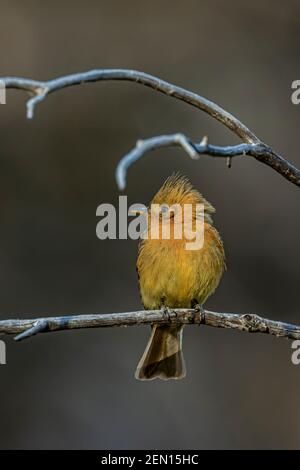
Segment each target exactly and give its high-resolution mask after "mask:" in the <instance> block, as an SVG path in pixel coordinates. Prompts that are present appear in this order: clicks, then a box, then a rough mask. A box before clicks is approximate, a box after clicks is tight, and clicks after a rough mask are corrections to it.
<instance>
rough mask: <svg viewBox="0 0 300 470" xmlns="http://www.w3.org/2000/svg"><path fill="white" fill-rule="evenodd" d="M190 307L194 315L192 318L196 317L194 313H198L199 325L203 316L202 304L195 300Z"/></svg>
mask: <svg viewBox="0 0 300 470" xmlns="http://www.w3.org/2000/svg"><path fill="white" fill-rule="evenodd" d="M192 308H193V309H194V310H195V316H194V318H196V315H197V314H198V315H199V317H200V321H199V322H197V323H198V325H200V324H201V323H202V318H204V315H205V310H204V308H203V305H200V304H198V303H197V302H196V303H193V304H192Z"/></svg>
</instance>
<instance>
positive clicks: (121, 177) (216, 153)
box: [116, 133, 300, 190]
mask: <svg viewBox="0 0 300 470" xmlns="http://www.w3.org/2000/svg"><path fill="white" fill-rule="evenodd" d="M172 146H181V147H182V148H183V149H184V150H185V151H186V153H187V154H188V155H189V156H190V157H191V158H193V159H194V160H196V159H198V158H199V157H200V155H209V156H211V157H225V158H229V159H231V158H232V157H236V156H240V155H249V156H251V157H254V158H256V160H258V161H260V162H262V163H265V164H266V165H268V166H270V167H271V168H273V169H274V170H275V171H277V172H278V173H280V174H281V175H283V176H285V177H286V178H287V179H288V180H289V181H291V182H292V183H294V184H296V185H298V186H299V185H300V171H299V170H298V169H297V168H296V167H294V166H293V165H292V164H291V163H289V162H288V161H286V160H285V159H284V158H282V157H281V156H280V155H278V154H276V153H275V152H274V151H273V150H272V149H271V148H270V147H268V146H267V145H265V144H264V143H262V142H259V143H253V144H239V145H232V146H226V147H222V146H219V145H211V144H209V143H208V138H207V137H204V138H203V139H202V141H201V142H200V143H195V142H192V141H191V140H190V139H189V138H188V137H186V136H185V135H183V134H179V133H177V134H171V135H160V136H156V137H151V138H150V139H145V140H138V141H137V143H136V146H135V147H134V148H133V149H132V150H131V151H130V152H129V153H127V154H126V155H125V156H124V157H123V158H122V159H121V160H120V162H119V163H118V166H117V169H116V180H117V184H118V187H119V189H120V190H123V189H125V187H126V176H127V170H128V168H129V167H130V166H131V165H132V164H133V163H135V162H136V161H137V160H139V159H140V158H141V157H143V156H144V155H145V154H146V153H147V152H149V151H151V150H157V149H159V148H161V147H172Z"/></svg>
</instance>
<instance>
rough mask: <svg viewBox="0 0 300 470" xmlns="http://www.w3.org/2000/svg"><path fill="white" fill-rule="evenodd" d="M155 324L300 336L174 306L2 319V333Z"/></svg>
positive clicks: (289, 329)
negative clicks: (167, 309)
mask: <svg viewBox="0 0 300 470" xmlns="http://www.w3.org/2000/svg"><path fill="white" fill-rule="evenodd" d="M152 323H159V324H168V323H177V324H182V325H190V324H193V325H194V324H196V325H207V326H212V327H216V328H231V329H236V330H239V331H246V332H248V333H267V334H270V335H274V336H277V337H282V338H289V339H300V326H297V325H293V324H289V323H282V322H279V321H274V320H268V319H266V318H262V317H260V316H258V315H255V314H245V315H238V314H234V313H217V312H211V311H209V310H203V309H202V310H196V309H195V310H194V309H174V310H169V311H168V312H167V313H166V312H165V311H164V310H141V311H137V312H126V313H106V314H95V315H70V316H62V317H46V318H37V319H30V320H1V321H0V334H1V333H2V334H16V333H21V334H18V336H16V338H15V339H16V340H17V341H20V340H22V339H25V338H29V337H31V336H33V335H35V334H37V333H40V332H53V331H59V330H72V329H78V328H99V327H113V326H135V325H150V324H152Z"/></svg>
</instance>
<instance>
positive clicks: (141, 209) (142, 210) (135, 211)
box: [128, 204, 148, 215]
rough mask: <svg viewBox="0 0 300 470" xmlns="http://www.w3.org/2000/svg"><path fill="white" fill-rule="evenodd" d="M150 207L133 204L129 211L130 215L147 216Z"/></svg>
mask: <svg viewBox="0 0 300 470" xmlns="http://www.w3.org/2000/svg"><path fill="white" fill-rule="evenodd" d="M147 213H148V207H146V206H144V204H133V205H132V206H131V208H130V209H129V211H128V214H129V215H147Z"/></svg>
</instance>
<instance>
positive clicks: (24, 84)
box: [1, 69, 300, 189]
mask: <svg viewBox="0 0 300 470" xmlns="http://www.w3.org/2000/svg"><path fill="white" fill-rule="evenodd" d="M102 80H127V81H132V82H135V83H139V84H141V85H144V86H147V87H150V88H152V89H154V90H155V91H159V92H161V93H164V94H166V95H168V96H171V97H173V98H176V99H178V100H181V101H184V102H185V103H188V104H190V105H191V106H195V107H196V108H198V109H201V110H202V111H205V112H206V113H208V114H209V115H210V116H212V117H213V118H215V119H217V120H218V121H219V122H221V123H222V124H224V125H225V126H226V127H227V128H228V129H230V130H231V131H232V132H234V133H235V134H236V135H237V136H238V137H240V138H241V139H242V141H243V142H244V143H245V144H253V146H252V147H251V148H249V149H248V151H246V152H242V153H236V154H235V155H242V154H246V155H250V156H251V157H254V158H256V159H257V160H259V161H260V162H262V163H264V164H266V165H268V166H270V167H271V168H273V169H274V170H275V171H277V172H278V173H280V174H281V175H282V176H283V177H284V178H286V179H287V180H288V181H290V182H291V183H293V184H295V185H297V186H300V170H299V169H298V168H296V167H295V166H294V165H292V164H291V163H290V162H288V161H287V160H285V159H284V158H283V157H282V156H280V155H279V154H278V153H276V152H275V151H274V150H272V149H271V148H270V147H269V146H267V145H266V144H264V143H263V142H262V141H261V140H260V139H259V138H258V137H257V136H256V135H255V134H254V133H253V132H252V131H250V130H249V129H248V128H247V126H245V125H244V124H243V123H242V122H241V121H239V120H238V119H237V118H236V117H234V116H233V115H232V114H230V113H228V112H227V111H225V110H224V109H222V108H221V107H220V106H218V105H217V104H215V103H213V102H212V101H209V100H207V99H206V98H203V97H202V96H200V95H198V94H196V93H193V92H191V91H188V90H186V89H184V88H181V87H179V86H176V85H173V84H172V83H169V82H166V81H164V80H161V79H160V78H157V77H154V76H152V75H149V74H146V73H144V72H139V71H137V70H127V69H98V70H91V71H88V72H83V73H76V74H73V75H67V76H64V77H59V78H56V79H54V80H49V81H37V80H30V79H25V78H19V77H4V78H2V79H1V83H2V84H4V85H5V86H6V88H15V89H21V90H25V91H28V92H29V93H30V94H33V95H34V96H33V98H31V99H30V100H29V101H28V102H27V117H28V118H32V117H33V114H34V109H35V106H36V105H37V104H38V103H40V102H41V101H43V100H44V99H45V98H46V96H47V95H48V94H50V93H53V92H54V91H57V90H60V89H63V88H65V87H68V86H73V85H78V84H81V83H86V82H97V81H102ZM180 135H181V134H174V136H176V137H174V136H173V140H172V139H171V140H169V144H167V143H166V141H164V143H163V140H160V141H159V140H158V141H157V142H158V143H159V142H160V144H161V145H155V146H154V147H150V149H153V148H158V147H161V146H163V147H165V146H168V145H181V146H182V147H183V148H185V143H187V142H188V143H189V146H190V149H189V147H186V148H185V150H187V151H188V153H189V154H191V156H192V154H193V151H191V149H192V148H195V144H192V143H191V142H190V141H188V139H186V138H184V139H183V140H182V142H181V143H180V142H179V141H177V142H175V141H174V138H175V139H176V138H177V139H178V136H180ZM181 136H182V135H181ZM161 137H167V136H161ZM161 137H157V138H154V139H160V138H161ZM168 137H169V138H170V137H171V136H168ZM183 137H184V136H183ZM149 140H150V139H149ZM145 142H146V141H144V143H145ZM234 147H239V146H234ZM234 147H218V146H207V148H206V150H205V151H204V149H203V151H200V152H199V151H197V153H198V154H200V153H205V154H207V155H213V156H224V152H226V150H225V149H228V148H231V149H234ZM190 151H191V152H190ZM133 152H134V151H133ZM212 152H214V153H212ZM144 153H145V151H144V152H143V153H142V155H143V154H144ZM130 154H132V152H131V153H130ZM130 154H129V155H130ZM129 155H126V156H125V157H124V158H125V163H124V162H122V161H121V168H122V167H123V179H122V178H121V179H119V181H118V184H119V187H120V188H121V189H124V187H125V186H124V185H125V182H126V170H127V169H128V166H129V165H130V164H131V163H132V162H133V161H136V160H137V158H132V159H129ZM227 156H228V154H227ZM229 156H233V155H229Z"/></svg>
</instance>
